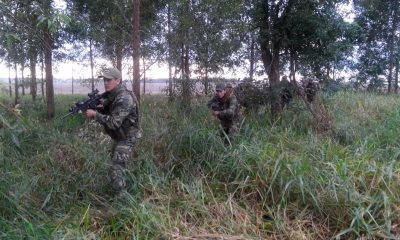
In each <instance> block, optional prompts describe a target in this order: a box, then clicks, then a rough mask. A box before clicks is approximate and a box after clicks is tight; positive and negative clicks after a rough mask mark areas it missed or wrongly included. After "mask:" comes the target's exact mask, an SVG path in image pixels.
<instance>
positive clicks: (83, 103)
mask: <svg viewBox="0 0 400 240" xmlns="http://www.w3.org/2000/svg"><path fill="white" fill-rule="evenodd" d="M88 96H89V98H87V99H82V100H80V101H78V102H77V103H75V106H73V107H71V108H70V109H69V113H68V114H67V115H65V116H63V117H62V118H61V119H64V118H66V117H68V116H69V115H74V114H77V113H80V112H84V111H86V110H88V109H96V107H97V105H98V104H99V103H100V99H102V98H103V97H104V96H105V93H102V94H99V90H97V89H96V90H93V91H92V92H91V93H88Z"/></svg>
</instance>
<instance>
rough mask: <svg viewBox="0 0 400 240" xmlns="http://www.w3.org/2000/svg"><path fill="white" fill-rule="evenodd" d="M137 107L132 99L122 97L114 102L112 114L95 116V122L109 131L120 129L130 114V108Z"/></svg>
mask: <svg viewBox="0 0 400 240" xmlns="http://www.w3.org/2000/svg"><path fill="white" fill-rule="evenodd" d="M135 107H137V106H136V104H135V103H134V102H133V100H132V97H130V96H129V95H123V96H120V97H118V98H117V99H116V100H115V103H114V108H113V110H112V112H111V113H110V114H109V115H108V114H101V113H97V114H96V121H97V122H99V123H101V124H103V125H105V126H107V127H108V128H109V129H112V130H115V129H118V128H120V127H121V125H122V122H123V121H124V120H125V119H126V117H127V116H128V115H129V113H130V112H131V110H132V108H135Z"/></svg>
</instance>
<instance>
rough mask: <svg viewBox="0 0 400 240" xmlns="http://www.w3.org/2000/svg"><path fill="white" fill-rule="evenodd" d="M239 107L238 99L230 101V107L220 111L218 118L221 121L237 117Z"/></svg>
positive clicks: (233, 98)
mask: <svg viewBox="0 0 400 240" xmlns="http://www.w3.org/2000/svg"><path fill="white" fill-rule="evenodd" d="M237 107H238V101H237V99H236V97H232V98H231V99H230V103H229V107H228V108H227V109H225V110H223V111H220V112H219V114H218V117H219V118H220V119H232V118H233V116H234V115H235V112H236V109H237Z"/></svg>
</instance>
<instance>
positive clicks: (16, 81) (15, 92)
mask: <svg viewBox="0 0 400 240" xmlns="http://www.w3.org/2000/svg"><path fill="white" fill-rule="evenodd" d="M14 74H15V78H14V84H15V89H14V90H15V91H14V95H15V98H14V104H15V105H17V104H18V102H19V92H18V87H19V83H18V67H17V64H16V63H14Z"/></svg>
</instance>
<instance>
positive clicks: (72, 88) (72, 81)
mask: <svg viewBox="0 0 400 240" xmlns="http://www.w3.org/2000/svg"><path fill="white" fill-rule="evenodd" d="M92 73H93V72H92ZM92 76H93V75H92ZM92 79H93V78H92ZM71 90H72V95H73V94H74V68H72V74H71ZM93 90H94V89H93V86H92V92H93Z"/></svg>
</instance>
